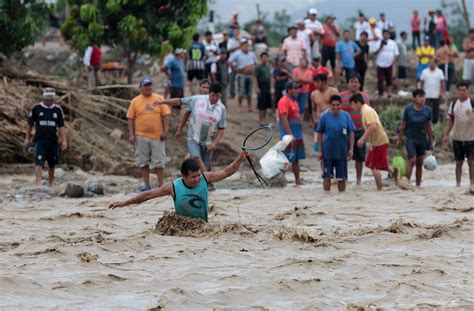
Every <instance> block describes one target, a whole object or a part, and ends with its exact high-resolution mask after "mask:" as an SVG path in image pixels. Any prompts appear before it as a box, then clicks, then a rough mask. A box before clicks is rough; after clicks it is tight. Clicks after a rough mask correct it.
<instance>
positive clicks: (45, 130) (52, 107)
mask: <svg viewBox="0 0 474 311" xmlns="http://www.w3.org/2000/svg"><path fill="white" fill-rule="evenodd" d="M41 98H42V99H43V101H42V102H40V103H38V104H36V105H35V106H34V107H33V108H32V109H31V112H30V114H29V116H28V126H27V127H26V137H25V141H24V142H23V148H24V149H25V150H27V149H28V147H29V146H30V144H31V131H32V129H33V126H34V127H35V136H34V138H33V143H34V144H35V175H36V185H37V186H40V185H41V178H42V176H43V168H44V162H48V187H52V185H53V180H54V167H55V166H56V165H58V163H59V142H60V143H61V149H62V150H66V148H67V141H66V130H65V128H64V114H63V110H62V109H61V107H60V106H59V105H57V104H56V103H55V101H56V99H57V96H56V91H55V90H54V89H53V88H51V87H47V88H45V89H44V90H43V94H42V95H41ZM58 132H59V138H60V139H59V142H58Z"/></svg>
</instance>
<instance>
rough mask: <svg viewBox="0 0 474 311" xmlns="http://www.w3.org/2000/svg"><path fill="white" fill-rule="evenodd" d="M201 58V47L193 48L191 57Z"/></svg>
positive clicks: (193, 58) (194, 58)
mask: <svg viewBox="0 0 474 311" xmlns="http://www.w3.org/2000/svg"><path fill="white" fill-rule="evenodd" d="M201 58H202V51H201V49H192V50H191V59H192V60H201Z"/></svg>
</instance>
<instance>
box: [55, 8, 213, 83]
mask: <svg viewBox="0 0 474 311" xmlns="http://www.w3.org/2000/svg"><path fill="white" fill-rule="evenodd" d="M69 4H70V5H71V14H70V16H69V17H68V18H67V19H66V22H65V23H64V26H63V35H64V37H65V39H66V40H67V41H68V42H69V43H70V44H71V45H72V46H73V47H74V48H75V49H77V50H78V51H80V52H81V53H82V52H83V51H84V50H85V49H86V47H87V46H88V45H89V44H91V43H93V42H97V43H100V44H106V45H109V46H113V47H118V48H121V49H122V51H123V54H124V57H125V58H126V60H127V79H128V83H131V82H132V74H133V68H134V66H135V62H136V59H137V57H138V55H139V54H141V53H148V54H150V55H153V56H158V55H159V54H160V52H161V45H162V42H163V41H164V40H169V41H170V43H171V44H172V45H173V46H175V47H177V46H180V47H188V46H189V45H190V42H191V40H190V39H191V37H192V35H193V33H194V32H195V29H196V25H197V23H198V22H199V19H200V18H201V17H202V16H203V15H205V14H206V12H207V1H206V0H173V1H165V0H105V1H95V0H69Z"/></svg>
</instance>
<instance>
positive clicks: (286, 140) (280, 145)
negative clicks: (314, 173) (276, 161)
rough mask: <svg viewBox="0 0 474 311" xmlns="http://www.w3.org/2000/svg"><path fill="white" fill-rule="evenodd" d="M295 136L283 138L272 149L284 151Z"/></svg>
mask: <svg viewBox="0 0 474 311" xmlns="http://www.w3.org/2000/svg"><path fill="white" fill-rule="evenodd" d="M293 138H294V137H293V135H285V136H283V138H282V139H281V140H280V141H279V142H277V143H276V144H275V146H273V147H272V149H276V150H280V151H283V150H285V149H286V147H288V145H289V144H290V143H291V142H292V141H293Z"/></svg>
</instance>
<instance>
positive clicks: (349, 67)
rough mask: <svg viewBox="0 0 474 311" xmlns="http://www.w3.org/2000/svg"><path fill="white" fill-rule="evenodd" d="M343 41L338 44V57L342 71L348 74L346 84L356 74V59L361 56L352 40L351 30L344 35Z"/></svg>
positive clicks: (345, 31)
mask: <svg viewBox="0 0 474 311" xmlns="http://www.w3.org/2000/svg"><path fill="white" fill-rule="evenodd" d="M342 36H343V40H342V41H339V42H338V43H337V44H336V57H337V60H338V64H339V66H340V67H341V70H344V71H345V73H346V82H347V81H349V77H350V76H352V75H353V74H354V73H355V57H356V56H357V55H359V54H360V48H359V46H358V45H357V44H356V43H355V42H354V41H352V40H351V33H350V32H349V30H344V32H343V33H342Z"/></svg>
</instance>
